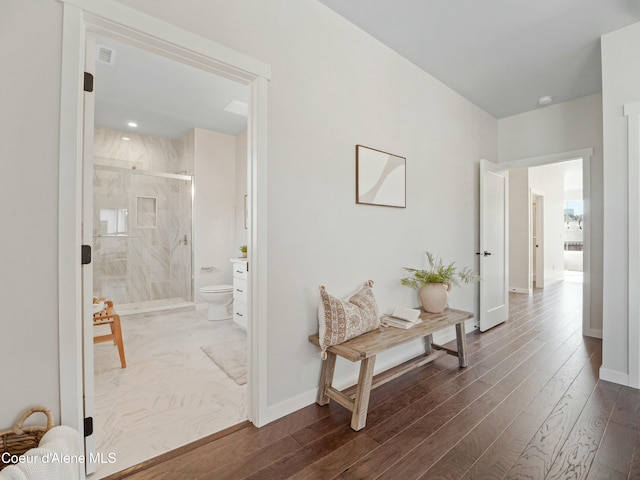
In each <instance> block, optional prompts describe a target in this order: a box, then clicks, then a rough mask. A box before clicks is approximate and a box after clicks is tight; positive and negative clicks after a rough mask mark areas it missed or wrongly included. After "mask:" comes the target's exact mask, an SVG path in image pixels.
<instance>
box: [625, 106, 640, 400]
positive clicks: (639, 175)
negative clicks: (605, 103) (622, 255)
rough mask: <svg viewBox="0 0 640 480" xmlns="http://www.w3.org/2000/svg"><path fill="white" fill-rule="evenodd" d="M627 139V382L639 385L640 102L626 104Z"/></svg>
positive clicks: (635, 386)
mask: <svg viewBox="0 0 640 480" xmlns="http://www.w3.org/2000/svg"><path fill="white" fill-rule="evenodd" d="M624 114H625V116H626V117H627V139H628V142H629V144H628V150H627V155H628V162H627V168H628V190H627V202H628V205H627V208H628V219H629V220H628V221H629V224H628V229H627V235H628V241H627V255H628V257H627V258H628V262H627V281H628V283H627V287H628V293H627V299H628V311H627V315H628V342H629V360H628V361H629V366H628V369H629V380H628V382H629V383H628V385H629V386H631V387H634V388H640V298H639V295H638V292H640V252H639V251H638V250H639V249H640V218H639V216H640V102H636V103H631V104H628V105H625V106H624Z"/></svg>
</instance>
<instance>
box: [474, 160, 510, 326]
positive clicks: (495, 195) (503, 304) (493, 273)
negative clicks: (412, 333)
mask: <svg viewBox="0 0 640 480" xmlns="http://www.w3.org/2000/svg"><path fill="white" fill-rule="evenodd" d="M508 192H509V172H507V171H505V170H501V168H500V167H499V166H498V165H496V164H494V163H491V162H489V161H487V160H481V161H480V252H479V255H480V276H481V277H482V281H481V282H480V318H479V323H480V331H481V332H484V331H486V330H488V329H490V328H491V327H494V326H496V325H498V324H499V323H502V322H505V321H506V320H507V317H508V316H509V291H508V288H509V262H508V253H509V252H508V245H509V244H508V228H507V219H508V216H507V215H508V212H509V210H508V206H509V205H508Z"/></svg>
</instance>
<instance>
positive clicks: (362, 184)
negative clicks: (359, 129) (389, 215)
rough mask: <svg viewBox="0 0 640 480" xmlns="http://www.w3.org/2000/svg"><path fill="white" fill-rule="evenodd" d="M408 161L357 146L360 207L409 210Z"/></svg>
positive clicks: (357, 189) (357, 180) (357, 193)
mask: <svg viewBox="0 0 640 480" xmlns="http://www.w3.org/2000/svg"><path fill="white" fill-rule="evenodd" d="M406 186H407V159H406V158H404V157H399V156H398V155H393V154H391V153H387V152H383V151H381V150H376V149H374V148H369V147H365V146H363V145H356V203H361V204H365V205H382V206H385V207H396V208H405V207H406V206H407V189H406Z"/></svg>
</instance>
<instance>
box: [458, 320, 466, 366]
mask: <svg viewBox="0 0 640 480" xmlns="http://www.w3.org/2000/svg"><path fill="white" fill-rule="evenodd" d="M456 340H457V344H458V363H459V364H460V366H461V367H463V368H464V367H466V366H467V336H466V334H465V331H464V322H460V323H456Z"/></svg>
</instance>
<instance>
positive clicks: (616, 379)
mask: <svg viewBox="0 0 640 480" xmlns="http://www.w3.org/2000/svg"><path fill="white" fill-rule="evenodd" d="M600 380H606V381H607V382H612V383H617V384H619V385H629V374H628V373H623V372H618V371H617V370H610V369H608V368H604V367H600Z"/></svg>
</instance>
